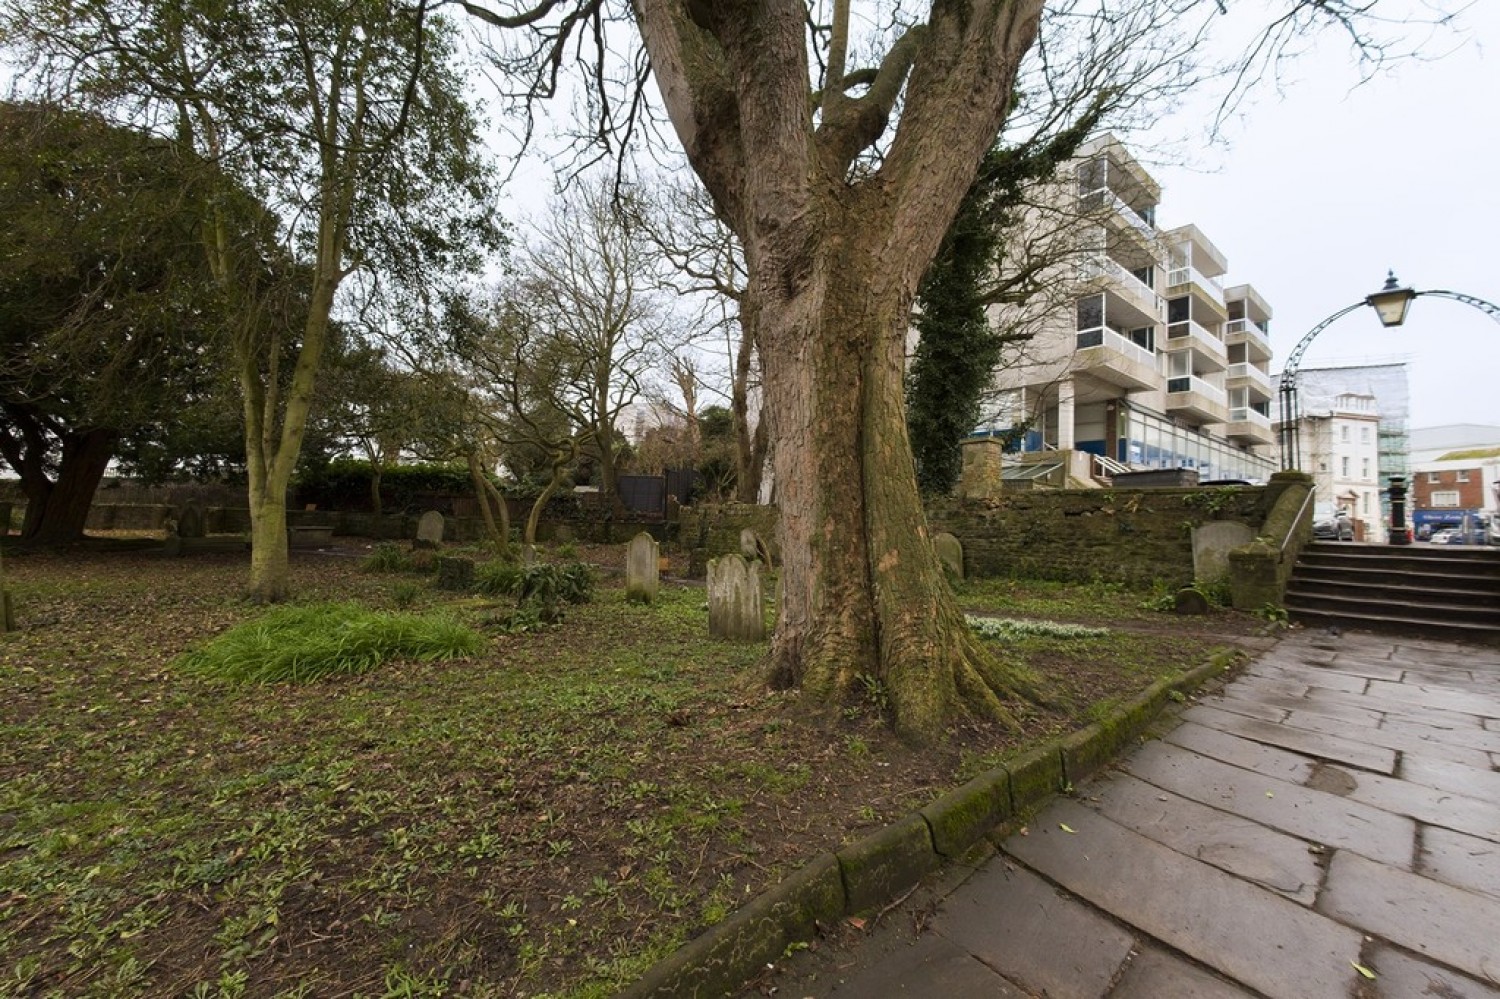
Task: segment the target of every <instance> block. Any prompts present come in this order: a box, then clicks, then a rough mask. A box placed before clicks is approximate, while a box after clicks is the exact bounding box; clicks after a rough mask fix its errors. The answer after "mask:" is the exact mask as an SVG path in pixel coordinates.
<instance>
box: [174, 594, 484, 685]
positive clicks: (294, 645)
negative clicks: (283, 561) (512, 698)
mask: <svg viewBox="0 0 1500 999" xmlns="http://www.w3.org/2000/svg"><path fill="white" fill-rule="evenodd" d="M483 644H484V639H483V638H482V637H481V636H480V635H479V634H477V633H476V632H474V631H472V630H470V629H469V628H466V627H464V626H463V625H461V624H459V623H458V622H456V621H454V620H452V619H450V618H446V617H434V616H423V615H417V614H384V613H380V612H377V611H372V610H368V609H366V608H364V607H360V606H359V605H357V604H334V603H329V604H313V605H309V606H305V607H283V608H280V609H278V610H274V611H272V612H270V613H269V614H266V615H265V616H263V617H261V618H259V619H257V620H255V621H250V622H247V623H245V624H242V625H240V626H239V627H236V628H232V629H230V630H229V631H227V632H225V633H224V634H222V635H220V636H219V637H218V638H216V639H214V640H213V641H212V642H210V643H208V644H207V645H205V646H204V647H203V648H201V649H197V650H195V651H192V652H189V653H186V654H185V655H183V656H181V657H179V658H178V660H177V667H178V668H179V669H181V670H182V671H183V672H185V673H188V674H190V675H193V676H201V677H206V678H210V679H217V680H230V681H233V682H237V683H275V682H278V681H281V680H292V681H308V680H316V679H319V678H321V677H326V676H354V675H358V674H360V673H367V672H369V671H370V670H372V669H374V668H375V667H377V666H379V665H380V664H381V663H383V662H386V661H387V660H390V659H416V660H421V661H433V660H439V659H457V658H462V657H464V656H468V655H471V654H473V653H475V652H478V651H479V649H480V648H481V647H482V646H483Z"/></svg>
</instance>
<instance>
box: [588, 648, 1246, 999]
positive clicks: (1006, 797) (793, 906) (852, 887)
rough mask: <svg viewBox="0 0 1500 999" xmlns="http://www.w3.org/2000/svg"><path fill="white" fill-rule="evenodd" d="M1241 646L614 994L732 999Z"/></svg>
mask: <svg viewBox="0 0 1500 999" xmlns="http://www.w3.org/2000/svg"><path fill="white" fill-rule="evenodd" d="M1236 656H1237V653H1236V652H1234V651H1226V652H1221V653H1217V654H1215V655H1214V656H1213V657H1212V658H1210V659H1209V661H1208V662H1206V663H1203V664H1202V665H1199V666H1196V667H1194V668H1193V669H1190V670H1188V671H1187V672H1186V673H1183V674H1182V675H1181V676H1178V677H1175V678H1172V679H1163V680H1158V681H1156V682H1155V683H1153V684H1152V685H1151V686H1149V687H1147V688H1146V689H1145V690H1144V691H1142V692H1141V693H1140V694H1137V695H1136V696H1135V697H1133V698H1131V699H1130V700H1129V701H1126V702H1125V703H1124V704H1122V705H1121V706H1120V707H1118V708H1116V709H1115V710H1114V711H1113V712H1111V713H1110V715H1109V717H1108V718H1105V719H1103V720H1101V721H1097V722H1094V723H1093V724H1091V725H1089V726H1087V727H1086V728H1082V729H1079V730H1078V731H1076V732H1073V733H1071V734H1070V735H1066V736H1063V737H1062V738H1059V739H1054V740H1053V741H1052V742H1049V743H1046V744H1044V745H1042V746H1039V747H1037V748H1036V749H1034V750H1032V751H1030V752H1028V753H1026V754H1024V755H1022V756H1019V757H1017V758H1016V759H1014V760H1011V761H1009V762H1007V763H1005V764H1002V765H1001V766H998V767H995V768H994V769H992V770H989V771H987V772H986V773H983V774H980V775H979V776H978V777H975V778H974V779H973V780H971V781H969V782H968V783H967V784H965V785H963V786H962V787H959V788H957V789H955V790H953V791H949V792H948V793H947V794H945V795H943V796H942V797H941V798H938V799H937V800H936V801H934V802H933V803H932V804H930V805H928V806H926V807H925V808H922V809H920V810H918V811H916V812H913V813H912V814H911V815H908V816H906V817H905V818H901V819H897V820H896V821H895V822H894V823H892V824H891V825H889V826H886V827H885V828H884V829H881V830H879V831H878V832H875V833H872V834H870V835H869V836H866V837H865V838H864V839H861V840H859V841H858V842H855V843H851V844H850V845H849V846H846V847H844V848H843V849H841V850H839V851H837V852H836V853H824V854H820V855H819V856H817V857H815V858H813V860H811V861H809V862H808V863H807V864H806V865H804V866H803V867H801V868H800V869H799V870H797V872H796V873H794V874H792V875H791V876H790V877H788V878H787V879H786V880H784V881H782V882H781V883H780V884H778V885H775V886H774V887H772V888H770V889H768V890H766V891H765V892H763V893H761V894H760V895H759V896H757V897H756V898H755V899H754V900H753V901H751V902H750V903H749V904H748V905H746V906H745V907H744V908H742V909H740V910H738V911H737V912H735V913H734V914H733V915H731V916H730V917H729V918H727V919H725V920H724V921H723V922H722V923H718V924H717V925H715V926H711V927H709V928H708V929H707V930H705V931H703V933H701V934H700V935H699V936H698V937H696V938H695V939H694V940H692V941H691V942H689V943H687V944H686V945H684V946H682V947H680V948H678V949H677V950H676V951H674V952H672V953H671V954H669V955H667V956H666V957H665V958H663V959H662V960H660V961H658V962H657V963H656V964H655V965H653V966H652V967H651V968H650V969H649V970H648V971H647V972H646V974H645V975H644V976H642V977H641V978H640V979H639V980H638V981H636V982H635V983H634V984H632V985H630V986H628V987H627V988H625V989H624V990H623V991H621V992H619V993H618V994H617V999H648V997H649V999H679V997H680V999H686V997H693V999H700V997H701V999H708V997H716V996H731V995H733V994H735V993H736V992H738V991H739V990H740V989H742V988H743V987H744V985H745V983H746V982H747V981H748V980H749V979H750V978H751V977H753V976H754V975H755V973H756V972H758V971H759V970H760V969H761V968H763V967H765V965H766V964H768V963H771V962H774V961H776V960H779V959H780V958H781V956H782V955H783V954H784V953H785V952H786V948H787V947H788V946H789V945H791V944H794V943H798V942H802V941H806V940H808V939H810V938H811V937H812V936H813V934H814V933H815V932H816V924H817V923H822V924H824V925H829V924H831V923H834V922H836V921H837V920H839V919H842V918H843V917H845V916H852V915H855V914H857V913H859V912H863V911H866V910H869V909H872V908H874V907H875V906H877V905H880V904H881V903H882V902H885V901H886V900H888V899H891V898H894V897H896V896H897V895H899V894H900V893H901V892H902V891H905V890H906V889H908V888H911V887H913V886H915V885H916V884H917V883H918V882H919V881H920V880H921V879H922V877H923V876H924V875H926V874H927V873H928V872H930V871H931V870H932V869H933V868H935V867H938V866H939V865H941V864H942V863H943V862H944V861H946V860H949V859H952V858H955V857H958V856H960V855H961V854H963V853H964V852H965V851H966V850H968V849H969V848H970V847H972V846H974V845H975V844H976V843H978V842H980V841H981V840H983V839H984V838H985V837H986V836H987V835H989V833H990V832H991V831H992V830H994V829H995V828H996V827H997V826H999V825H1000V824H1001V823H1003V822H1005V821H1006V820H1008V819H1010V818H1012V817H1014V816H1016V815H1018V814H1020V813H1021V812H1023V811H1025V810H1027V809H1031V808H1035V807H1037V806H1039V805H1040V804H1042V802H1044V801H1046V800H1047V799H1048V798H1050V797H1052V796H1053V795H1054V794H1058V793H1059V792H1061V791H1064V790H1066V789H1067V788H1068V787H1069V786H1071V785H1073V784H1076V783H1077V782H1079V781H1081V780H1083V779H1084V778H1085V777H1087V776H1088V775H1089V774H1091V773H1093V772H1094V771H1096V770H1098V769H1099V768H1101V767H1102V766H1104V765H1105V764H1107V763H1108V762H1109V761H1110V760H1112V759H1113V758H1114V757H1115V756H1116V755H1117V754H1118V753H1119V752H1120V750H1121V749H1123V748H1124V747H1125V746H1127V745H1129V744H1130V742H1132V741H1133V740H1135V739H1136V738H1138V737H1139V736H1140V734H1141V733H1142V732H1144V731H1145V730H1146V728H1147V727H1148V726H1149V725H1150V724H1151V723H1152V722H1153V721H1155V720H1156V718H1157V716H1158V715H1160V714H1161V712H1162V710H1163V709H1164V708H1165V707H1166V705H1167V702H1168V700H1170V699H1171V697H1172V695H1173V693H1177V694H1179V695H1182V694H1186V693H1188V692H1190V691H1193V690H1196V689H1197V688H1198V687H1200V686H1202V685H1203V684H1204V683H1206V682H1207V681H1209V680H1211V679H1213V678H1214V677H1216V676H1218V675H1219V674H1221V673H1223V672H1224V671H1225V670H1227V669H1228V668H1229V666H1230V665H1231V664H1232V663H1233V662H1234V660H1235V658H1236Z"/></svg>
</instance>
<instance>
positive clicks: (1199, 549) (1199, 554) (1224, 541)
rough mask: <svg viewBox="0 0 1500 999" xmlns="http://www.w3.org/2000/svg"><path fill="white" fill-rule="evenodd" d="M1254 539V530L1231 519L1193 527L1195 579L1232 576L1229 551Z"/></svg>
mask: <svg viewBox="0 0 1500 999" xmlns="http://www.w3.org/2000/svg"><path fill="white" fill-rule="evenodd" d="M1254 540H1255V532H1254V531H1252V530H1250V528H1249V527H1247V526H1246V525H1244V524H1240V523H1237V522H1235V521H1232V520H1215V521H1210V522H1209V523H1207V524H1204V525H1203V526H1202V527H1195V528H1193V579H1194V580H1196V581H1197V582H1199V583H1205V584H1208V583H1219V582H1222V581H1223V580H1225V579H1228V578H1229V553H1230V552H1231V551H1233V550H1234V549H1236V548H1239V547H1242V546H1244V545H1248V544H1249V543H1250V542H1252V541H1254Z"/></svg>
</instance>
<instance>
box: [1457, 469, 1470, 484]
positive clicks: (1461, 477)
mask: <svg viewBox="0 0 1500 999" xmlns="http://www.w3.org/2000/svg"><path fill="white" fill-rule="evenodd" d="M1458 481H1459V482H1468V481H1469V473H1468V471H1467V470H1465V471H1461V472H1459V473H1458Z"/></svg>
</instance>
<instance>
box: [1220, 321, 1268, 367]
mask: <svg viewBox="0 0 1500 999" xmlns="http://www.w3.org/2000/svg"><path fill="white" fill-rule="evenodd" d="M1224 342H1225V343H1227V344H1231V345H1233V344H1237V343H1242V344H1244V345H1245V349H1246V350H1248V351H1249V352H1250V358H1251V360H1255V361H1269V360H1270V359H1271V338H1270V337H1268V336H1266V334H1265V332H1264V331H1263V330H1261V328H1260V327H1259V326H1256V325H1255V324H1254V323H1252V322H1251V321H1250V320H1248V319H1231V320H1229V324H1228V325H1227V326H1225V327H1224Z"/></svg>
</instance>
